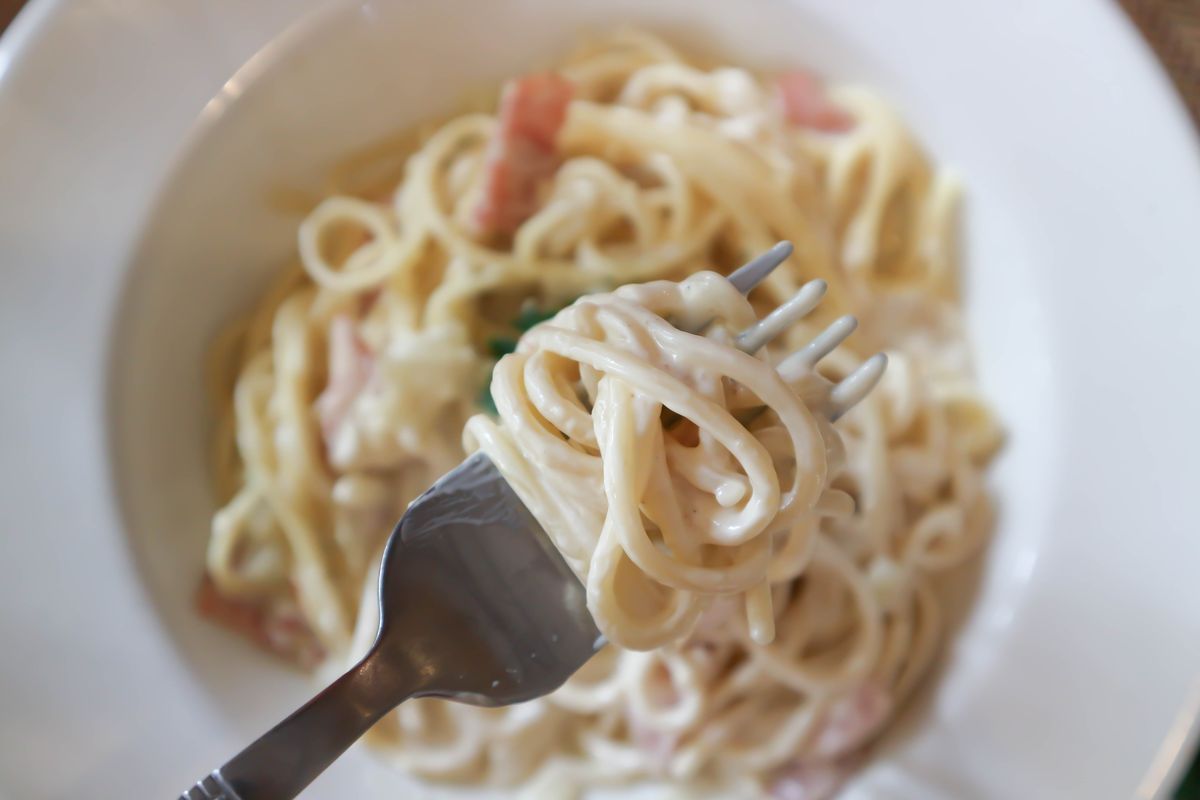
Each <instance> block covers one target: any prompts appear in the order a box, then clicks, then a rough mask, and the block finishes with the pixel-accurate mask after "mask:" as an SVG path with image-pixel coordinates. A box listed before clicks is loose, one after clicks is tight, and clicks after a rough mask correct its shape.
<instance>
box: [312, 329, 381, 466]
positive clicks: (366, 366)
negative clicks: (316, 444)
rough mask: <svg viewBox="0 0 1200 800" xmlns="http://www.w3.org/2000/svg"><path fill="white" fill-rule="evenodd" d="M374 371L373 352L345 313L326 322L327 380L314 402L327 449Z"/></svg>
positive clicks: (330, 446)
mask: <svg viewBox="0 0 1200 800" xmlns="http://www.w3.org/2000/svg"><path fill="white" fill-rule="evenodd" d="M374 372H375V354H374V353H372V352H371V348H369V347H367V343H366V342H364V341H363V340H362V337H360V336H359V335H358V331H356V330H355V329H354V320H353V319H351V318H350V317H349V316H347V315H345V314H339V315H338V316H336V317H334V318H333V321H332V322H331V323H330V325H329V380H328V382H327V383H326V384H325V389H324V390H323V391H322V392H321V394H320V395H319V396H318V397H317V401H316V410H317V419H318V420H319V421H320V423H321V433H322V434H323V435H324V437H325V446H326V448H329V449H332V447H333V441H334V438H335V437H336V436H337V432H338V430H339V429H340V428H341V427H342V423H343V422H344V421H345V419H346V415H347V414H348V413H349V412H350V406H351V405H352V404H353V403H354V400H355V398H356V397H358V395H359V393H360V392H362V390H363V388H364V387H365V386H366V385H367V382H368V381H369V380H370V379H371V375H372V374H373V373H374Z"/></svg>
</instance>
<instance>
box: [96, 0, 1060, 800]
mask: <svg viewBox="0 0 1200 800" xmlns="http://www.w3.org/2000/svg"><path fill="white" fill-rule="evenodd" d="M732 5H733V4H721V3H717V2H702V3H694V2H685V1H684V0H669V2H660V3H655V4H640V3H635V2H633V0H622V1H621V2H617V3H608V4H587V3H575V4H549V3H546V4H544V3H536V2H532V1H531V0H529V1H518V2H505V3H467V2H449V3H442V2H438V1H437V0H416V1H415V2H408V3H404V4H387V3H373V2H368V3H365V4H353V5H346V6H340V7H337V8H335V9H333V10H327V11H323V12H321V13H320V14H318V15H315V16H311V17H309V18H306V19H304V20H302V21H301V22H299V23H298V24H297V25H296V26H294V27H293V28H292V29H290V30H288V31H286V32H284V33H283V34H281V35H280V36H279V38H278V39H277V40H275V41H274V42H273V43H272V44H271V45H270V46H268V47H267V48H265V49H264V50H263V51H262V52H260V53H259V54H258V55H257V56H256V57H255V58H254V59H252V60H251V61H250V62H249V63H247V64H246V66H245V67H244V68H243V69H242V70H241V71H239V72H238V73H237V74H236V75H234V76H232V77H231V78H230V79H229V81H228V82H227V83H226V84H225V86H224V87H223V88H222V90H221V91H220V93H219V94H217V95H216V96H215V97H214V98H213V99H212V100H211V102H209V103H208V105H207V107H206V108H205V109H204V111H203V113H202V114H201V115H200V117H199V119H198V120H197V123H196V126H195V129H194V132H193V135H192V136H191V138H190V140H189V141H188V142H187V143H186V145H185V147H184V149H183V151H182V154H181V156H180V158H179V160H178V162H177V165H176V167H175V169H174V170H173V171H172V173H171V175H170V177H169V179H168V180H167V181H166V183H165V185H164V186H163V187H162V190H161V194H160V196H159V199H158V202H157V203H156V207H155V211H154V213H153V216H152V217H151V218H150V219H149V221H148V222H147V225H146V228H145V234H144V239H143V242H142V246H141V247H140V249H139V251H138V253H137V256H136V259H135V261H134V263H133V265H132V267H131V270H130V272H129V276H128V279H127V286H126V291H125V296H124V300H123V303H122V306H121V311H120V314H119V324H118V329H117V332H116V335H115V338H114V341H113V350H112V353H113V359H112V373H111V378H110V388H111V391H110V399H111V402H110V411H111V415H112V422H113V431H114V434H113V439H112V444H113V454H114V464H115V468H116V475H117V482H118V486H119V490H120V494H121V499H122V507H123V511H124V515H125V521H126V526H127V531H128V537H129V541H130V544H131V546H132V548H133V550H134V552H135V553H136V556H137V559H138V562H139V565H140V568H141V574H142V576H143V578H144V580H145V581H146V583H147V585H148V587H149V589H150V591H151V594H152V596H153V598H154V600H155V602H156V604H157V606H158V608H159V610H160V612H161V615H162V617H163V619H164V622H165V625H166V628H167V629H168V630H169V631H170V632H171V634H172V635H173V636H174V638H175V641H176V642H177V644H178V646H179V648H180V649H181V650H182V651H183V653H184V655H185V658H186V661H187V662H188V663H189V664H190V666H191V668H192V669H193V671H194V674H195V676H196V678H197V679H198V680H199V681H200V682H202V683H203V684H204V685H205V686H206V687H207V688H208V690H209V693H210V695H211V698H212V702H214V703H216V704H218V705H219V706H220V707H221V708H222V709H223V710H224V712H225V713H226V715H227V717H228V719H229V720H230V723H231V725H232V726H233V727H234V728H235V729H236V730H237V731H239V733H240V734H241V735H244V736H249V735H253V734H254V733H256V732H258V731H259V730H260V729H261V728H262V727H263V726H264V725H266V724H268V723H270V722H272V721H273V720H275V719H277V718H278V717H279V716H280V714H281V712H283V711H285V710H287V709H288V708H290V707H291V706H292V705H293V704H294V703H296V702H298V701H299V700H301V699H302V698H303V697H304V696H305V694H306V692H308V691H309V689H310V686H309V684H308V682H307V681H306V680H305V679H304V678H303V677H302V676H299V675H296V674H293V673H291V672H289V671H288V670H287V669H286V668H285V667H283V666H282V665H281V664H279V663H277V662H276V661H274V660H273V659H271V658H270V657H267V656H265V655H262V654H259V653H258V652H256V651H255V650H254V649H253V648H252V647H251V646H250V645H248V644H245V643H243V642H242V641H241V640H239V639H236V638H234V637H233V636H232V635H229V634H226V633H225V632H223V631H221V630H218V629H217V628H215V627H213V626H212V625H210V624H208V623H206V622H203V621H202V620H200V619H198V618H197V617H196V616H195V615H194V613H193V612H192V605H191V597H192V594H193V591H194V589H195V587H196V585H197V582H198V581H199V578H200V575H201V573H202V569H203V552H204V546H205V541H206V538H207V535H208V530H209V520H210V517H211V514H212V511H213V508H214V500H213V496H212V494H211V491H210V489H209V473H208V466H209V460H208V451H209V437H210V435H211V433H212V415H211V410H210V408H209V406H208V401H207V396H206V387H205V384H204V371H203V364H204V359H205V353H206V350H207V348H208V346H209V345H210V343H211V341H212V339H213V337H214V335H215V334H216V333H217V331H218V330H220V328H221V327H222V326H223V325H224V324H226V323H227V322H228V321H229V320H231V319H232V318H234V317H235V316H236V315H239V314H242V313H245V312H246V311H247V310H248V309H249V308H250V307H251V305H252V304H253V302H254V300H255V298H256V297H257V296H258V295H259V294H260V293H261V292H262V291H263V290H264V288H265V286H266V284H267V283H268V281H269V279H270V278H271V276H272V275H274V274H275V273H276V272H277V271H278V270H280V269H281V268H282V267H283V266H284V265H285V264H287V263H288V262H289V261H290V260H291V258H292V254H293V252H294V248H295V238H296V226H297V223H298V221H299V218H298V217H297V216H296V215H295V214H294V213H289V212H287V211H285V210H282V209H281V208H280V205H279V203H278V202H277V201H276V199H277V198H278V197H280V196H282V195H284V194H293V195H294V194H295V193H297V192H299V193H304V194H306V195H308V196H314V197H316V196H319V195H320V193H321V191H322V186H323V181H324V179H325V177H326V175H327V174H328V171H329V169H330V168H331V167H332V166H333V165H334V164H335V163H336V162H337V161H338V159H339V158H340V157H342V156H344V155H345V154H347V153H349V152H352V151H354V150H355V149H357V148H361V147H363V146H365V145H367V144H369V143H371V142H373V141H376V140H378V139H380V138H381V137H383V136H385V135H387V134H390V133H394V132H396V131H398V130H401V129H404V128H406V127H408V126H410V125H412V124H415V123H417V122H419V121H421V120H423V119H425V118H428V117H431V116H436V115H439V114H444V113H447V112H450V111H453V110H454V109H455V108H456V107H457V106H458V105H459V104H460V103H459V98H460V97H462V96H463V94H464V93H466V92H469V91H471V90H474V89H478V88H480V87H489V86H494V85H496V84H497V83H498V82H499V81H501V80H503V78H504V77H505V76H508V75H511V74H515V73H519V72H522V71H527V70H529V69H532V68H536V67H538V66H542V65H545V64H548V63H551V62H552V61H553V59H554V58H556V57H557V56H559V55H561V54H562V53H563V52H564V51H565V50H566V49H567V48H569V47H570V46H571V44H572V43H573V42H574V41H575V40H576V39H577V38H578V37H579V35H581V34H584V33H587V32H589V31H596V30H605V29H609V28H611V27H613V26H614V25H615V24H618V23H631V22H632V23H636V24H640V25H645V26H648V27H650V28H652V29H655V30H657V31H659V32H661V33H664V34H665V35H667V36H668V37H669V38H670V39H671V40H672V41H675V42H676V43H678V44H679V45H681V46H684V47H691V48H699V49H702V50H704V51H707V52H714V53H719V54H722V55H723V56H724V57H725V58H726V60H728V61H729V62H730V63H739V64H747V65H749V66H754V67H763V68H769V67H771V66H773V65H799V64H803V65H808V66H812V67H815V68H816V69H818V70H819V71H821V72H823V73H825V74H827V75H829V76H832V77H834V78H835V79H837V80H852V81H863V82H866V83H869V84H872V85H874V86H876V87H877V88H878V89H879V90H880V91H881V92H883V93H884V94H885V95H886V96H888V97H890V98H891V99H892V100H893V102H895V103H896V105H897V106H898V107H899V108H900V109H901V111H902V112H903V113H904V114H905V116H906V117H907V118H908V120H909V122H910V124H911V125H912V126H913V127H914V128H915V129H916V130H917V131H918V135H919V137H920V138H921V139H922V140H923V141H924V142H925V144H926V145H927V147H928V149H929V150H930V151H931V152H932V153H933V154H934V157H935V160H937V161H938V162H940V163H943V164H947V163H948V164H951V165H955V166H957V167H958V171H959V172H961V173H962V174H963V177H964V180H965V183H966V185H967V197H968V202H967V205H966V213H965V215H964V216H965V225H964V251H965V267H966V287H967V300H968V305H969V320H970V328H971V335H972V337H973V340H974V343H975V345H976V351H977V362H978V367H979V370H980V373H981V378H982V380H983V383H984V385H985V387H986V389H987V391H988V393H989V395H990V397H991V398H992V399H993V400H994V401H995V403H996V406H997V407H998V410H999V413H1000V415H1001V417H1002V419H1003V422H1004V424H1005V426H1006V427H1007V429H1008V431H1009V433H1010V437H1011V438H1010V441H1009V444H1008V446H1007V447H1006V449H1005V452H1004V454H1003V456H1002V457H1001V459H1000V462H999V464H998V465H997V468H996V469H995V471H994V485H995V487H996V492H997V496H998V498H999V505H1000V511H1001V513H1000V522H999V525H998V528H997V530H996V535H995V539H994V542H993V544H992V546H991V548H990V550H989V552H988V554H987V557H986V559H985V560H984V562H983V563H982V565H981V567H980V570H979V573H980V574H979V579H978V580H977V581H976V580H974V579H972V580H969V581H967V582H966V584H965V585H964V586H963V587H961V592H962V594H963V596H964V598H968V597H969V598H970V602H965V601H964V602H963V603H961V604H959V611H960V612H961V616H962V617H963V619H962V630H961V631H960V633H959V635H958V636H956V637H955V638H954V639H953V640H952V641H951V642H950V645H949V647H948V651H947V657H946V659H945V669H944V673H945V674H944V675H942V676H941V679H940V680H939V681H937V682H935V685H934V696H935V698H936V700H935V702H934V704H933V710H932V711H931V710H930V708H928V707H927V708H926V709H925V710H924V711H923V712H920V713H915V712H914V713H913V714H910V717H912V719H911V720H910V724H908V725H907V726H905V725H902V726H900V727H901V729H902V731H903V732H902V733H900V734H897V735H894V736H893V737H892V741H891V742H890V743H889V744H888V745H886V747H888V748H891V749H892V750H893V751H894V752H897V753H899V752H909V753H919V752H920V751H921V747H922V745H921V741H922V737H923V736H926V735H927V734H926V733H925V731H926V729H927V728H930V727H932V728H937V727H938V726H939V725H945V724H948V723H946V722H945V720H953V719H954V718H955V715H956V714H957V713H958V712H959V711H961V710H963V709H965V708H967V707H969V706H971V704H972V703H973V702H974V700H975V697H976V694H977V692H978V691H979V688H980V687H981V686H982V685H984V684H985V683H986V682H987V680H988V679H989V676H990V675H991V674H992V673H993V671H994V670H995V669H996V664H997V661H996V658H995V654H997V653H999V652H1003V651H1004V649H1005V647H1006V644H1005V642H1006V638H1007V636H1008V635H1009V632H1010V631H1011V628H1012V622H1013V620H1014V619H1015V618H1016V617H1017V616H1018V615H1019V612H1020V610H1021V607H1022V604H1023V600H1024V597H1025V592H1024V587H1026V586H1027V584H1028V581H1029V579H1030V576H1031V574H1032V572H1033V569H1034V565H1035V564H1036V562H1037V560H1038V556H1039V551H1040V548H1041V546H1042V543H1043V541H1044V537H1045V535H1046V533H1047V531H1048V530H1049V522H1048V514H1049V502H1050V501H1049V498H1050V497H1052V496H1053V493H1054V492H1055V481H1056V474H1057V465H1058V463H1059V451H1060V441H1059V439H1058V434H1057V432H1056V431H1057V426H1056V424H1055V423H1056V418H1057V413H1058V412H1057V409H1058V407H1059V395H1058V386H1057V384H1056V380H1055V374H1056V362H1055V359H1056V353H1055V351H1054V350H1053V349H1049V348H1046V347H1045V346H1044V343H1045V342H1049V341H1054V337H1055V331H1054V330H1053V328H1052V325H1051V317H1050V315H1049V314H1048V313H1047V310H1048V309H1049V308H1050V307H1051V305H1052V304H1053V302H1054V298H1053V297H1052V296H1051V294H1050V293H1051V288H1052V287H1050V286H1049V285H1048V284H1046V283H1045V282H1044V281H1040V280H1038V279H1037V276H1038V273H1039V270H1041V269H1044V268H1045V267H1046V264H1045V263H1039V258H1040V255H1039V251H1038V247H1037V246H1036V242H1034V241H1032V240H1031V236H1030V232H1029V229H1028V228H1027V227H1025V225H1024V223H1025V220H1024V219H1023V218H1022V216H1021V214H1020V213H1018V212H1015V211H1013V209H1019V208H1020V207H1021V197H1022V193H1023V192H1024V191H1025V190H1026V189H1027V185H1026V184H1024V183H1023V182H1022V179H1021V176H1020V175H1014V174H1012V172H1011V171H1010V170H1009V169H1008V168H1007V166H1006V165H1005V164H1004V163H1003V162H1002V160H999V159H997V158H996V153H995V152H994V150H992V149H990V146H989V145H988V144H987V143H988V142H991V143H992V146H994V143H995V141H996V138H995V136H990V135H988V130H987V127H988V126H989V125H990V124H993V122H994V121H993V120H991V119H989V118H988V117H987V116H986V115H968V114H956V113H954V111H953V108H952V105H951V104H950V103H948V102H945V98H953V97H955V96H956V93H958V94H961V93H962V92H963V91H964V90H963V88H962V87H961V86H960V85H959V84H958V82H956V81H955V80H954V79H953V78H951V77H948V76H945V75H942V76H939V75H936V74H933V73H932V72H930V71H928V70H926V71H924V72H923V71H921V70H919V69H913V68H910V67H909V66H908V65H907V64H906V62H905V59H906V56H905V53H904V51H903V49H893V50H890V51H883V50H873V49H872V48H870V47H868V46H865V45H864V44H863V43H862V41H861V40H862V39H863V38H866V39H868V40H869V39H870V38H871V36H873V35H879V34H880V32H878V31H874V30H873V29H872V23H870V22H869V21H867V22H866V23H864V24H862V25H857V26H849V25H847V20H846V19H845V15H841V16H839V15H837V14H834V13H832V12H831V13H829V14H825V13H822V12H818V11H813V10H811V9H809V10H805V9H801V8H799V7H797V6H795V5H792V4H787V3H772V2H762V3H757V4H755V11H756V13H753V14H751V13H746V12H745V11H742V10H737V11H735V10H734V9H733V8H732ZM532 20H536V24H530V22H531V21H532ZM681 21H683V22H681ZM851 31H853V32H854V33H851ZM914 46H916V45H914ZM939 92H940V94H939ZM939 97H940V98H942V99H940V100H939V99H935V98H939ZM931 715H932V718H933V719H935V720H942V721H941V722H936V723H934V722H928V721H927V720H928V719H929V718H930V717H931ZM918 717H920V718H921V719H918ZM922 720H926V721H922ZM905 728H907V729H908V730H907V731H904V730H903V729H905ZM381 781H382V783H381V784H380V785H383V784H386V780H383V779H381Z"/></svg>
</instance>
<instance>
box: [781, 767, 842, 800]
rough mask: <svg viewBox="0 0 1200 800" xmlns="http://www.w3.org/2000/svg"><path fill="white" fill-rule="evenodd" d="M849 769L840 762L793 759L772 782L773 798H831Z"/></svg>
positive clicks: (818, 799) (788, 799)
mask: <svg viewBox="0 0 1200 800" xmlns="http://www.w3.org/2000/svg"><path fill="white" fill-rule="evenodd" d="M848 772H849V770H847V769H846V767H844V766H841V765H839V764H825V763H821V762H809V761H793V762H792V763H791V764H789V765H788V766H787V767H785V768H784V769H783V770H781V771H780V772H779V773H778V775H776V777H775V780H773V781H772V782H771V788H770V793H771V797H772V798H773V800H830V798H832V797H833V796H834V795H836V794H837V791H838V789H840V788H841V786H842V784H843V783H845V781H846V776H847V774H848Z"/></svg>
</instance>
